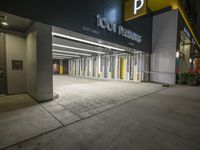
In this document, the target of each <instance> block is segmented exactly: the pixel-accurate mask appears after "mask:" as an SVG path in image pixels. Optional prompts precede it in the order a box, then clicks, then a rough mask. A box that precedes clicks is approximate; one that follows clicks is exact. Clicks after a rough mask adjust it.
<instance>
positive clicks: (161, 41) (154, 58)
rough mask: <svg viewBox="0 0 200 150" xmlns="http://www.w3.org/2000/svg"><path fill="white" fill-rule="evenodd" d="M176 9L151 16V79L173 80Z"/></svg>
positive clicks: (176, 25)
mask: <svg viewBox="0 0 200 150" xmlns="http://www.w3.org/2000/svg"><path fill="white" fill-rule="evenodd" d="M177 28H178V11H169V12H166V13H163V14H159V15H156V16H154V17H153V30H152V32H153V34H152V54H151V69H150V70H151V72H154V74H151V78H150V80H151V81H154V82H160V83H171V81H170V80H172V82H173V83H174V82H175V76H174V77H173V79H170V74H175V63H176V62H175V60H176V48H177Z"/></svg>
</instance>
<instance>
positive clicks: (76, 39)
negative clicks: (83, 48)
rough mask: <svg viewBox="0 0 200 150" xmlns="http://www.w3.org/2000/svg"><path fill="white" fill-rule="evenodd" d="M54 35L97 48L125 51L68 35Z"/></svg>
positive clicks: (53, 33)
mask: <svg viewBox="0 0 200 150" xmlns="http://www.w3.org/2000/svg"><path fill="white" fill-rule="evenodd" d="M52 35H55V36H58V37H63V38H67V39H70V40H75V41H79V42H83V43H87V44H91V45H95V46H100V47H104V48H108V49H113V50H117V51H125V50H124V49H121V48H117V47H113V46H108V45H104V44H100V43H95V42H92V41H87V40H83V39H79V38H75V37H72V36H67V35H64V34H60V33H55V32H52Z"/></svg>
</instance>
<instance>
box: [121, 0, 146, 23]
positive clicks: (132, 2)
mask: <svg viewBox="0 0 200 150" xmlns="http://www.w3.org/2000/svg"><path fill="white" fill-rule="evenodd" d="M145 14H147V0H126V1H125V4H124V20H125V21H128V20H131V19H134V18H137V17H139V16H142V15H145Z"/></svg>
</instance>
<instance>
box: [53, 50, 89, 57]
mask: <svg viewBox="0 0 200 150" xmlns="http://www.w3.org/2000/svg"><path fill="white" fill-rule="evenodd" d="M53 52H60V53H66V54H75V55H83V56H91V55H90V54H84V53H76V52H70V51H65V50H57V49H53Z"/></svg>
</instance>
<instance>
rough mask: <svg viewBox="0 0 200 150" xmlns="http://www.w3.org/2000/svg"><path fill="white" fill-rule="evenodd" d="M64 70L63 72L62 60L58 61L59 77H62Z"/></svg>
mask: <svg viewBox="0 0 200 150" xmlns="http://www.w3.org/2000/svg"><path fill="white" fill-rule="evenodd" d="M63 73H64V70H63V59H60V75H63Z"/></svg>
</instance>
